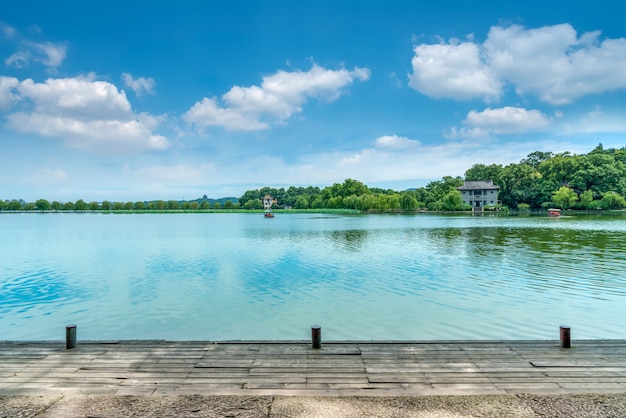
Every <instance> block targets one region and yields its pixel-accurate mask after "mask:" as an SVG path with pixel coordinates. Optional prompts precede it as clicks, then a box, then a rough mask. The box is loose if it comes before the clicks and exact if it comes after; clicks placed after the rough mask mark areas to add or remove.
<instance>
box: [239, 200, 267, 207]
mask: <svg viewBox="0 0 626 418" xmlns="http://www.w3.org/2000/svg"><path fill="white" fill-rule="evenodd" d="M243 208H244V209H263V203H262V202H261V201H260V200H258V199H256V200H248V201H247V202H246V203H245V204H244V205H243Z"/></svg>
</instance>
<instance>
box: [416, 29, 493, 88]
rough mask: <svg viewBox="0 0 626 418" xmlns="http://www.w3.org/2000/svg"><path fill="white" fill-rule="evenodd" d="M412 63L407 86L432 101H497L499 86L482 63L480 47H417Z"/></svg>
mask: <svg viewBox="0 0 626 418" xmlns="http://www.w3.org/2000/svg"><path fill="white" fill-rule="evenodd" d="M414 52H415V56H414V57H413V59H412V61H411V63H412V65H413V74H412V75H411V76H410V77H409V86H411V87H413V88H414V89H415V90H417V91H419V92H421V93H423V94H425V95H427V96H431V97H436V98H442V97H452V98H455V99H471V98H474V97H485V98H486V99H497V98H498V97H499V96H500V94H501V91H502V83H501V82H500V80H498V79H497V78H496V77H494V74H492V72H491V69H490V68H489V66H488V65H487V64H486V63H485V62H484V61H483V60H482V59H481V56H480V54H481V51H480V46H479V45H476V44H475V43H473V42H463V43H458V42H457V41H456V40H452V41H451V42H450V43H449V44H437V45H426V44H423V45H419V46H416V47H415V49H414Z"/></svg>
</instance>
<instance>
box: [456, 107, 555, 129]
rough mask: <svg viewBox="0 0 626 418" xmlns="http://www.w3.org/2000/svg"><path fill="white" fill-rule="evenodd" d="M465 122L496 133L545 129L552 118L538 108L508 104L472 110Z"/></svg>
mask: <svg viewBox="0 0 626 418" xmlns="http://www.w3.org/2000/svg"><path fill="white" fill-rule="evenodd" d="M465 123H466V124H467V125H469V126H470V127H476V128H481V129H485V130H487V131H489V132H493V133H496V134H512V133H521V132H529V131H536V130H541V129H545V128H546V127H547V126H548V125H549V124H550V119H549V118H548V117H547V116H546V115H545V114H543V113H541V112H540V111H538V110H534V109H533V110H526V109H523V108H520V107H510V106H507V107H503V108H500V109H491V108H487V109H485V110H483V111H482V112H477V111H475V110H472V111H470V112H469V113H468V114H467V117H466V118H465Z"/></svg>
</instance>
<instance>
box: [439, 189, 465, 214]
mask: <svg viewBox="0 0 626 418" xmlns="http://www.w3.org/2000/svg"><path fill="white" fill-rule="evenodd" d="M441 204H442V207H443V209H444V210H458V209H461V207H462V206H463V199H462V198H461V192H459V191H458V190H450V191H449V192H448V193H446V195H445V196H444V197H443V199H442V201H441Z"/></svg>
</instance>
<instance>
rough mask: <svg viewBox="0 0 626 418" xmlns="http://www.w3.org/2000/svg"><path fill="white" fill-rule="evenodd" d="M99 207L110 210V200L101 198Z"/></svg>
mask: <svg viewBox="0 0 626 418" xmlns="http://www.w3.org/2000/svg"><path fill="white" fill-rule="evenodd" d="M100 207H101V208H102V210H111V202H109V201H108V200H103V201H102V205H101V206H100Z"/></svg>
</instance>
